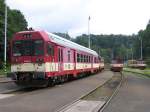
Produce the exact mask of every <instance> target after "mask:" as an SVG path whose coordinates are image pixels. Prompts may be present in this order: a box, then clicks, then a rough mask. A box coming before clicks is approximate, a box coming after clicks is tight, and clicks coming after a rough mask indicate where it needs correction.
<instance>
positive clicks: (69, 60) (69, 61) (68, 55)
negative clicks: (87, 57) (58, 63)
mask: <svg viewBox="0 0 150 112" xmlns="http://www.w3.org/2000/svg"><path fill="white" fill-rule="evenodd" d="M68 62H70V51H68Z"/></svg>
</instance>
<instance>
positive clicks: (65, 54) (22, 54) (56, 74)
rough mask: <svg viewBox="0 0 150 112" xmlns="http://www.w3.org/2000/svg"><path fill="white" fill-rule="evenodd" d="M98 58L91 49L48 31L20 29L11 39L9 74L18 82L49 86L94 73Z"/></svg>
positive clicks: (99, 68) (99, 66)
mask: <svg viewBox="0 0 150 112" xmlns="http://www.w3.org/2000/svg"><path fill="white" fill-rule="evenodd" d="M100 60H101V58H100V56H99V55H98V54H97V53H96V52H95V51H94V50H91V49H89V48H86V47H84V46H81V45H79V44H76V43H74V42H72V41H69V40H67V39H64V38H62V37H60V36H57V35H54V34H52V33H49V32H47V31H35V30H32V31H21V32H18V33H16V34H15V35H14V37H13V38H12V40H11V76H12V78H13V79H14V80H16V81H15V82H16V84H18V85H23V86H48V85H51V84H55V83H57V82H64V81H67V80H69V79H72V78H77V77H80V76H83V75H85V74H90V73H96V72H98V71H100V70H101V69H103V62H101V61H100ZM101 64H102V65H101Z"/></svg>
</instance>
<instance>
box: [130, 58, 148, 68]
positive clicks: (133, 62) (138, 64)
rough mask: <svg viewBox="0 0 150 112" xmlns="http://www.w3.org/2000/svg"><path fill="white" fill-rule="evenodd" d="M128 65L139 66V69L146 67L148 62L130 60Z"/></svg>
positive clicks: (131, 66)
mask: <svg viewBox="0 0 150 112" xmlns="http://www.w3.org/2000/svg"><path fill="white" fill-rule="evenodd" d="M127 64H128V67H130V68H137V69H141V70H143V69H145V68H146V66H147V65H146V64H145V62H144V61H143V60H128V63H127Z"/></svg>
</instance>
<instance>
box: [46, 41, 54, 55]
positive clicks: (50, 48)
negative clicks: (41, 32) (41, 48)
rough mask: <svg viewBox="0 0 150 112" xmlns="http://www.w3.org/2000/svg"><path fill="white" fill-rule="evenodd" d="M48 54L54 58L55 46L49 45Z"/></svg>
mask: <svg viewBox="0 0 150 112" xmlns="http://www.w3.org/2000/svg"><path fill="white" fill-rule="evenodd" d="M47 54H48V55H51V56H54V46H52V45H50V44H48V45H47Z"/></svg>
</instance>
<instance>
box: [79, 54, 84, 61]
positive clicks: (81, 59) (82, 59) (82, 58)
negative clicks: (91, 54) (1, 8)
mask: <svg viewBox="0 0 150 112" xmlns="http://www.w3.org/2000/svg"><path fill="white" fill-rule="evenodd" d="M80 62H84V57H83V55H82V54H81V58H80Z"/></svg>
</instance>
